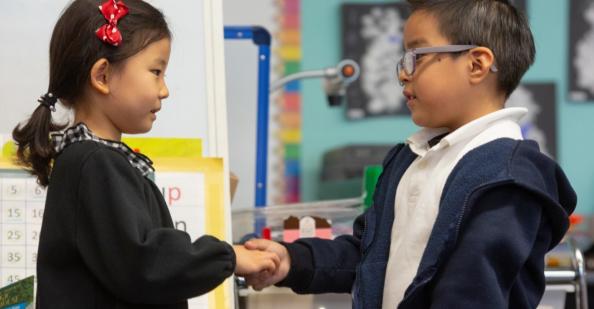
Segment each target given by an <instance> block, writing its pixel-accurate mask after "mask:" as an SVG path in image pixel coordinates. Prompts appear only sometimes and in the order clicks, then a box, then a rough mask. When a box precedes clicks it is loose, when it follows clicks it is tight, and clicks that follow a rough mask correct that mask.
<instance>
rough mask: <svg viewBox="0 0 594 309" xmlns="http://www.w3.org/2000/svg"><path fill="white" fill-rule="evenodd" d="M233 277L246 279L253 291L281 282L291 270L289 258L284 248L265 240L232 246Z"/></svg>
mask: <svg viewBox="0 0 594 309" xmlns="http://www.w3.org/2000/svg"><path fill="white" fill-rule="evenodd" d="M233 250H234V251H235V256H236V261H237V262H236V266H235V275H237V276H242V277H244V278H245V279H246V281H247V284H248V285H250V286H252V287H253V288H254V289H255V290H258V291H259V290H262V289H263V288H265V287H267V286H270V285H273V284H275V283H277V282H280V281H281V280H283V279H284V278H285V277H286V276H287V274H288V273H289V269H290V268H291V257H290V256H289V252H288V251H287V248H285V246H283V245H281V244H279V243H277V242H274V241H271V240H266V239H252V240H249V241H247V242H246V243H245V244H244V245H234V246H233Z"/></svg>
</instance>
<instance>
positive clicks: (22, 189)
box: [0, 171, 46, 286]
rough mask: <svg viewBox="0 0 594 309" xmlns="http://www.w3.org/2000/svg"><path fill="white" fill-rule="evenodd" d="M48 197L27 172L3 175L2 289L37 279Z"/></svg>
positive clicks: (0, 204) (0, 179)
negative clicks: (42, 225) (42, 223)
mask: <svg viewBox="0 0 594 309" xmlns="http://www.w3.org/2000/svg"><path fill="white" fill-rule="evenodd" d="M45 193H46V190H45V189H44V188H42V187H41V186H39V185H38V184H37V183H36V180H35V178H34V177H31V176H29V175H28V174H26V173H24V172H17V171H14V172H12V171H11V172H2V173H1V174H0V210H1V212H0V232H1V233H2V237H1V238H0V256H1V257H2V258H1V259H0V286H5V285H8V284H11V283H14V282H16V281H18V280H22V279H25V278H26V277H28V276H31V275H35V270H36V264H37V246H38V244H39V232H40V230H41V221H42V218H43V208H44V206H45Z"/></svg>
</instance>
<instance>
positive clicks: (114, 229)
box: [75, 148, 235, 304]
mask: <svg viewBox="0 0 594 309" xmlns="http://www.w3.org/2000/svg"><path fill="white" fill-rule="evenodd" d="M134 172H135V171H134V170H133V169H132V168H131V166H130V164H129V163H128V162H127V161H126V159H125V158H124V157H123V156H122V155H120V154H119V153H117V152H115V151H113V150H109V149H104V148H99V149H98V150H96V151H95V152H94V153H93V154H91V155H90V156H89V157H88V159H87V160H86V161H85V163H84V165H83V167H82V170H81V176H80V182H79V188H78V199H79V205H78V208H77V210H76V212H77V213H76V218H77V227H76V236H75V237H76V239H75V241H76V245H77V247H78V250H79V252H80V254H81V256H82V259H83V261H84V262H85V264H86V265H87V267H88V268H89V269H90V271H91V272H92V273H93V275H94V276H95V277H96V278H97V279H98V281H99V282H100V283H101V284H102V286H103V287H104V288H106V289H107V290H108V291H110V292H111V293H113V294H114V295H116V296H117V297H119V298H121V299H122V300H125V301H127V302H130V303H137V304H168V303H177V302H181V301H184V300H186V299H188V298H191V297H194V296H197V295H200V294H203V293H206V292H208V291H210V290H212V289H214V288H215V287H216V286H218V285H219V284H221V283H222V282H223V281H224V280H225V278H227V277H228V276H230V275H231V274H232V273H233V271H234V269H235V254H234V251H233V248H232V247H231V246H230V245H228V244H227V243H225V242H221V241H219V240H218V239H216V238H214V237H211V236H203V237H200V238H198V239H197V240H196V241H194V242H192V241H191V239H190V236H189V235H188V234H187V233H185V232H183V231H179V230H176V229H173V228H162V227H155V225H154V224H153V223H152V220H151V217H150V214H149V211H148V208H147V205H146V203H147V202H146V200H145V199H144V194H145V193H144V192H143V190H144V189H143V181H144V180H143V179H142V178H141V177H138V175H137V174H135V173H134Z"/></svg>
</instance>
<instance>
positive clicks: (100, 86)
mask: <svg viewBox="0 0 594 309" xmlns="http://www.w3.org/2000/svg"><path fill="white" fill-rule="evenodd" d="M111 69H112V68H111V65H110V63H109V61H108V60H107V59H105V58H101V59H99V60H97V61H96V62H95V64H93V66H92V67H91V76H90V80H91V87H92V88H93V89H95V90H97V91H98V92H99V93H101V94H109V83H108V82H109V79H110V77H111Z"/></svg>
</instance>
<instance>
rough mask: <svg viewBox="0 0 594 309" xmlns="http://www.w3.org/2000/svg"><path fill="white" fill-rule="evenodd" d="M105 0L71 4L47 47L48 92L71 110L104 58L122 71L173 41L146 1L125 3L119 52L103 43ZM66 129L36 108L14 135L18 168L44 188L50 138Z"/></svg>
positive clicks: (50, 158)
mask: <svg viewBox="0 0 594 309" xmlns="http://www.w3.org/2000/svg"><path fill="white" fill-rule="evenodd" d="M103 1H105V0H74V1H72V2H71V3H70V5H69V6H68V7H67V8H66V9H65V10H64V12H63V13H62V15H61V17H60V18H59V19H58V21H57V23H56V25H55V26H54V31H53V33H52V38H51V41H50V46H49V86H48V93H52V94H53V97H55V98H58V99H60V102H61V103H62V104H64V105H65V106H67V107H73V106H74V105H75V104H76V101H77V100H78V99H80V98H81V97H82V96H83V95H84V91H85V89H86V88H85V86H86V85H87V84H88V82H89V76H90V71H91V68H92V66H93V65H94V64H95V62H96V61H97V60H99V59H102V58H105V59H107V60H108V61H109V62H110V63H111V64H112V65H113V66H114V68H116V69H117V68H121V67H122V65H123V64H124V63H125V60H126V59H128V58H130V57H132V56H134V55H135V54H137V53H138V52H140V51H141V50H143V49H144V48H145V47H147V46H148V45H149V44H151V43H153V42H157V41H159V40H161V39H165V38H171V32H170V30H169V27H168V25H167V22H166V20H165V17H164V16H163V14H162V13H161V11H159V10H157V9H156V8H154V7H153V6H151V5H150V4H149V3H148V2H145V1H142V0H124V2H125V4H126V5H127V6H128V8H129V13H128V14H127V15H126V16H124V17H123V18H122V19H121V20H119V21H118V29H119V30H120V32H121V33H122V37H123V42H122V44H120V46H118V47H114V46H111V45H109V44H106V43H104V42H103V41H101V40H100V39H99V38H97V35H96V34H95V31H96V30H97V29H98V28H99V27H100V26H102V25H104V24H105V23H106V20H105V17H104V16H103V15H102V14H101V12H100V11H99V8H98V7H99V5H100V4H101V3H102V2H103ZM65 127H66V124H59V123H55V122H53V120H52V115H51V111H50V109H49V108H47V107H46V106H44V105H39V104H38V105H37V108H36V109H35V110H34V111H33V114H32V115H31V117H30V118H29V120H28V121H27V122H26V123H24V124H23V125H17V126H16V127H15V128H14V130H13V131H12V137H13V139H14V140H15V141H16V143H17V145H18V148H17V153H16V154H17V163H18V164H20V165H22V166H23V167H25V168H26V169H27V170H29V171H30V172H31V173H32V174H33V175H35V176H37V181H38V183H39V184H40V185H42V186H47V185H48V183H49V175H50V173H51V166H52V162H53V159H54V157H55V155H56V154H55V151H54V148H53V145H52V142H51V140H50V133H51V132H53V131H59V130H62V129H64V128H65Z"/></svg>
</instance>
